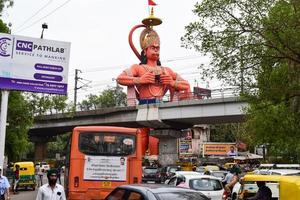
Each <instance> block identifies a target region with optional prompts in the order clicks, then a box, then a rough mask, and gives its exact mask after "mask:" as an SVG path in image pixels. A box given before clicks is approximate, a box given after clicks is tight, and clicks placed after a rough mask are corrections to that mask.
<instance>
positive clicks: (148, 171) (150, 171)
mask: <svg viewBox="0 0 300 200" xmlns="http://www.w3.org/2000/svg"><path fill="white" fill-rule="evenodd" d="M143 171H144V173H145V174H155V173H157V172H158V169H157V168H145V169H144V170H143Z"/></svg>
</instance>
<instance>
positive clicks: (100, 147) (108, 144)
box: [78, 132, 135, 156]
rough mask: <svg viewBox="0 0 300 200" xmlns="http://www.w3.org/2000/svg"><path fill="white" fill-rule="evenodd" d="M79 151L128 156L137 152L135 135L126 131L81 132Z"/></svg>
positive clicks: (89, 153) (91, 153)
mask: <svg viewBox="0 0 300 200" xmlns="http://www.w3.org/2000/svg"><path fill="white" fill-rule="evenodd" d="M78 139H79V143H78V146H79V147H78V148H79V151H80V152H82V153H84V154H86V155H104V156H127V155H131V154H133V153H134V152H135V136H134V135H130V134H126V133H122V134H120V133H112V132H81V133H80V134H79V138H78Z"/></svg>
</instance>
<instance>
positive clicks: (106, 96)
mask: <svg viewBox="0 0 300 200" xmlns="http://www.w3.org/2000/svg"><path fill="white" fill-rule="evenodd" d="M87 97H88V99H86V100H83V101H82V102H81V103H80V104H79V107H80V109H81V110H92V109H99V108H108V107H120V106H126V94H125V93H124V92H123V88H122V87H120V86H117V87H113V88H108V89H105V90H104V91H103V92H102V93H101V94H99V95H95V94H89V95H88V96H87Z"/></svg>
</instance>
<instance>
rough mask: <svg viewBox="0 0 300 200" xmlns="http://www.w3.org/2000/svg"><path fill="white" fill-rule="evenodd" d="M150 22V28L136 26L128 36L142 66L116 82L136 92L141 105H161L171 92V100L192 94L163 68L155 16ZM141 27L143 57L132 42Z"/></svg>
mask: <svg viewBox="0 0 300 200" xmlns="http://www.w3.org/2000/svg"><path fill="white" fill-rule="evenodd" d="M151 17H152V18H151ZM150 18H151V19H150V25H149V23H147V22H146V23H144V21H143V23H144V24H145V25H137V26H135V27H134V28H133V29H132V30H131V33H130V35H129V42H130V45H131V47H132V48H133V51H134V52H135V54H136V55H137V56H138V57H139V59H140V64H134V65H132V66H131V67H130V68H128V69H126V70H124V71H123V72H122V73H121V74H120V75H119V76H118V78H117V81H118V83H119V84H121V85H125V86H128V87H129V88H131V89H134V90H135V91H136V94H137V96H136V98H137V99H138V100H139V104H140V105H141V104H151V103H158V102H160V101H161V100H162V98H163V96H164V95H165V94H166V93H167V91H168V90H169V91H170V96H171V100H172V99H173V97H174V94H176V93H179V94H181V95H182V94H184V95H185V97H187V96H188V95H189V92H190V85H189V83H188V82H187V81H186V80H184V79H183V78H181V76H180V75H178V74H177V73H175V72H174V71H173V70H172V69H171V68H169V67H163V66H161V63H160V60H159V55H160V39H159V36H158V34H157V32H156V31H155V30H154V29H153V28H152V26H153V21H154V20H155V19H158V18H155V19H154V20H153V13H152V15H150ZM148 19H149V18H148ZM151 22H152V24H151ZM160 23H161V22H160ZM155 25H157V24H155ZM139 27H145V29H144V30H143V31H142V32H141V35H140V46H141V48H142V52H141V54H140V55H139V54H138V53H137V51H136V49H135V48H134V46H133V44H132V40H131V37H132V32H133V31H134V30H135V29H136V28H139ZM128 95H129V94H128Z"/></svg>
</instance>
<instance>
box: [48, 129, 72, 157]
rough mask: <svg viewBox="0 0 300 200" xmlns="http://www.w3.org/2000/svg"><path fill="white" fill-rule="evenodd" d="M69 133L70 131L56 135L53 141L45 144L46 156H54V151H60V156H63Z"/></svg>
mask: <svg viewBox="0 0 300 200" xmlns="http://www.w3.org/2000/svg"><path fill="white" fill-rule="evenodd" d="M70 135H71V134H70V133H66V134H63V135H58V136H57V137H56V141H55V142H49V143H48V144H47V156H48V158H55V156H56V153H60V155H61V156H65V150H66V146H67V144H68V141H69V139H70Z"/></svg>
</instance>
